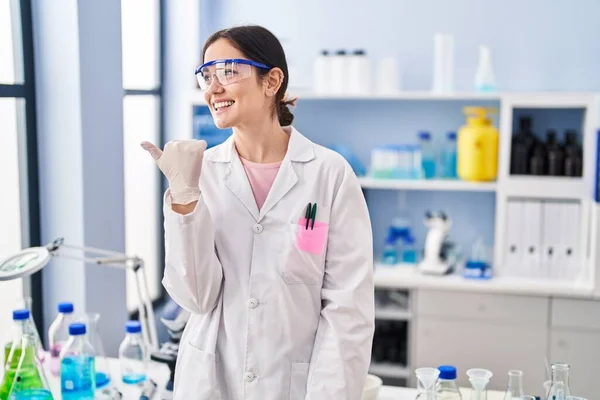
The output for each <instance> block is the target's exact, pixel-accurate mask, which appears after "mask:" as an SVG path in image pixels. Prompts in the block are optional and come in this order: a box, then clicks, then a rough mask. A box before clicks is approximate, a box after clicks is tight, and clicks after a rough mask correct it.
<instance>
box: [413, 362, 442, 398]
mask: <svg viewBox="0 0 600 400" xmlns="http://www.w3.org/2000/svg"><path fill="white" fill-rule="evenodd" d="M415 374H416V375H417V379H418V380H419V389H420V393H419V394H418V395H417V397H416V398H415V400H437V393H436V383H437V380H438V377H439V376H440V371H439V370H438V369H437V368H417V370H415Z"/></svg>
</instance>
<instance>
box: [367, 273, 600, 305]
mask: <svg viewBox="0 0 600 400" xmlns="http://www.w3.org/2000/svg"><path fill="white" fill-rule="evenodd" d="M374 279H375V287H376V288H380V289H384V288H387V289H438V290H447V291H460V292H480V293H499V294H514V295H524V296H540V297H549V296H552V297H564V298H573V299H600V293H598V292H595V291H594V288H593V287H592V286H586V285H582V284H574V283H561V282H558V281H551V280H534V279H525V278H511V277H502V276H499V277H493V278H491V279H487V280H486V279H467V278H463V277H462V276H460V275H446V276H431V275H423V274H421V273H419V272H418V270H417V269H416V267H414V266H405V265H399V266H385V265H381V264H378V265H377V266H376V269H375V276H374Z"/></svg>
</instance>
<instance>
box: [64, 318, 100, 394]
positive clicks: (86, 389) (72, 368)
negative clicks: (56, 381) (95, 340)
mask: <svg viewBox="0 0 600 400" xmlns="http://www.w3.org/2000/svg"><path fill="white" fill-rule="evenodd" d="M69 335H70V337H69V340H68V341H67V343H66V345H65V347H64V348H63V349H62V351H61V352H60V359H61V362H60V392H61V395H62V398H63V400H76V399H77V400H93V399H94V392H95V391H96V364H95V351H94V348H93V347H92V345H91V344H90V343H89V342H88V340H87V337H86V326H85V324H81V323H72V324H71V325H69Z"/></svg>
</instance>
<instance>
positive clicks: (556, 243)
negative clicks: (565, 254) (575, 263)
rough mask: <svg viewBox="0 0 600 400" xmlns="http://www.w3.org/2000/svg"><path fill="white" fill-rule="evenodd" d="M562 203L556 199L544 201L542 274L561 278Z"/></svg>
mask: <svg viewBox="0 0 600 400" xmlns="http://www.w3.org/2000/svg"><path fill="white" fill-rule="evenodd" d="M561 215H562V204H561V203H559V202H556V201H544V202H543V203H542V254H541V260H542V271H543V272H542V274H543V275H545V276H546V277H548V278H553V279H556V278H560V266H561V261H560V255H561V246H560V244H561V230H562V225H561V223H562V221H561Z"/></svg>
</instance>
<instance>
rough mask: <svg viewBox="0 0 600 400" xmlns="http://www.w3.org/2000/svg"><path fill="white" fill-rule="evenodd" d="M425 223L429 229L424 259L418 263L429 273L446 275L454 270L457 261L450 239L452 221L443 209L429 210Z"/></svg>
mask: <svg viewBox="0 0 600 400" xmlns="http://www.w3.org/2000/svg"><path fill="white" fill-rule="evenodd" d="M424 223H425V226H427V228H429V231H428V232H427V237H426V238H425V249H424V255H423V260H421V262H420V263H419V264H418V268H419V271H421V272H422V273H424V274H429V275H445V274H447V273H449V272H451V271H452V269H453V268H454V267H455V264H456V261H457V257H456V252H455V248H454V244H453V243H451V242H450V241H449V240H448V232H450V228H451V227H452V221H451V220H450V219H449V218H448V216H446V214H445V213H444V212H443V211H440V212H438V213H436V214H432V213H431V212H429V211H428V212H427V213H426V215H425V221H424Z"/></svg>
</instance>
